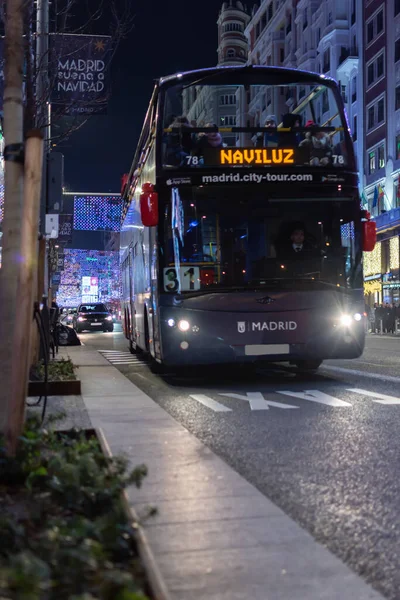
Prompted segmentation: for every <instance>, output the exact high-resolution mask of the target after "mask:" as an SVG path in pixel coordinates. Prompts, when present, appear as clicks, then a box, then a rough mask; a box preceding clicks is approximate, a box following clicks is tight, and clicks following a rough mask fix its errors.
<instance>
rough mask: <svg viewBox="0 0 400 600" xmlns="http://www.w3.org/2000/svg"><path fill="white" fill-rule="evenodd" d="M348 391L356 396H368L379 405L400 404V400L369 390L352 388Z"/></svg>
mask: <svg viewBox="0 0 400 600" xmlns="http://www.w3.org/2000/svg"><path fill="white" fill-rule="evenodd" d="M347 391H348V392H353V393H354V394H361V395H362V396H368V397H369V398H372V399H373V401H374V402H376V403H377V404H400V398H395V397H394V396H387V395H386V394H379V393H378V392H369V391H367V390H359V389H358V388H351V389H348V390H347Z"/></svg>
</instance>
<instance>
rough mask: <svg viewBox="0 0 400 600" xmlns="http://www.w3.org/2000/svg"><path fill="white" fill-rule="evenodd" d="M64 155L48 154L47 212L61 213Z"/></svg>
mask: <svg viewBox="0 0 400 600" xmlns="http://www.w3.org/2000/svg"><path fill="white" fill-rule="evenodd" d="M63 186H64V155H63V154H61V152H50V155H49V158H48V172H47V190H48V193H47V203H48V204H47V212H48V213H61V212H63Z"/></svg>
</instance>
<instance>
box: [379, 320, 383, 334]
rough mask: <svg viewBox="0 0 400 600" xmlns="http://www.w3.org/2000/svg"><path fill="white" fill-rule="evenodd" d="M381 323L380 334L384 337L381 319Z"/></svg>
mask: <svg viewBox="0 0 400 600" xmlns="http://www.w3.org/2000/svg"><path fill="white" fill-rule="evenodd" d="M379 322H380V332H379V333H380V334H381V335H383V321H382V319H380V321H379Z"/></svg>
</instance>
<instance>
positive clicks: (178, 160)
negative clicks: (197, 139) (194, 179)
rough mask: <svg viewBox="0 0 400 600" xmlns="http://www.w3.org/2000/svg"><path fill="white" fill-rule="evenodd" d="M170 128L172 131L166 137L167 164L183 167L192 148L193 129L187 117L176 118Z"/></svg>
mask: <svg viewBox="0 0 400 600" xmlns="http://www.w3.org/2000/svg"><path fill="white" fill-rule="evenodd" d="M170 127H171V128H172V129H173V130H174V131H171V132H170V133H169V134H168V135H167V162H168V164H170V165H174V166H177V165H183V164H185V158H186V156H188V155H189V154H190V153H191V151H192V149H193V146H194V134H193V133H192V132H191V131H190V130H191V129H192V128H193V127H192V125H191V124H190V123H189V120H188V118H187V117H184V116H181V117H176V118H175V120H174V121H173V122H172V123H171V125H170Z"/></svg>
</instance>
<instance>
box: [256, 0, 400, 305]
mask: <svg viewBox="0 0 400 600" xmlns="http://www.w3.org/2000/svg"><path fill="white" fill-rule="evenodd" d="M245 33H246V36H247V38H248V40H249V58H248V62H249V64H264V65H275V66H282V67H293V68H298V69H304V70H309V71H315V72H317V73H323V74H325V75H329V76H331V77H333V78H334V79H336V80H337V81H338V82H339V83H340V86H341V91H342V96H343V99H344V101H345V105H346V112H347V116H348V120H349V126H350V129H351V132H352V136H353V140H354V145H355V151H356V156H357V161H358V171H359V188H360V193H361V197H362V202H363V206H364V207H365V208H368V210H369V211H370V212H371V214H372V215H373V218H374V219H375V220H376V223H377V229H378V243H377V246H376V249H375V251H374V252H372V253H368V254H367V253H366V254H365V257H364V273H365V294H366V300H367V302H368V303H369V304H370V305H373V304H374V303H380V304H385V303H391V304H396V303H399V302H400V277H399V261H400V256H399V246H400V244H399V235H400V186H399V175H400V0H337V1H336V2H334V3H332V2H330V1H329V0H261V1H260V2H259V3H258V4H256V5H255V6H254V8H253V11H252V14H251V19H250V21H249V24H248V26H247V28H246V31H245ZM296 100H297V102H298V101H299V99H294V101H295V102H296ZM267 102H268V100H267ZM283 108H285V107H283ZM287 108H288V105H287V104H286V110H287ZM289 110H290V107H289ZM249 112H250V114H251V115H252V119H253V123H252V124H255V125H257V124H260V123H262V120H263V118H264V117H265V115H266V114H268V104H266V102H265V100H263V90H262V89H260V91H259V93H258V97H257V95H256V96H255V97H253V98H252V100H251V103H250V106H249Z"/></svg>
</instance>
